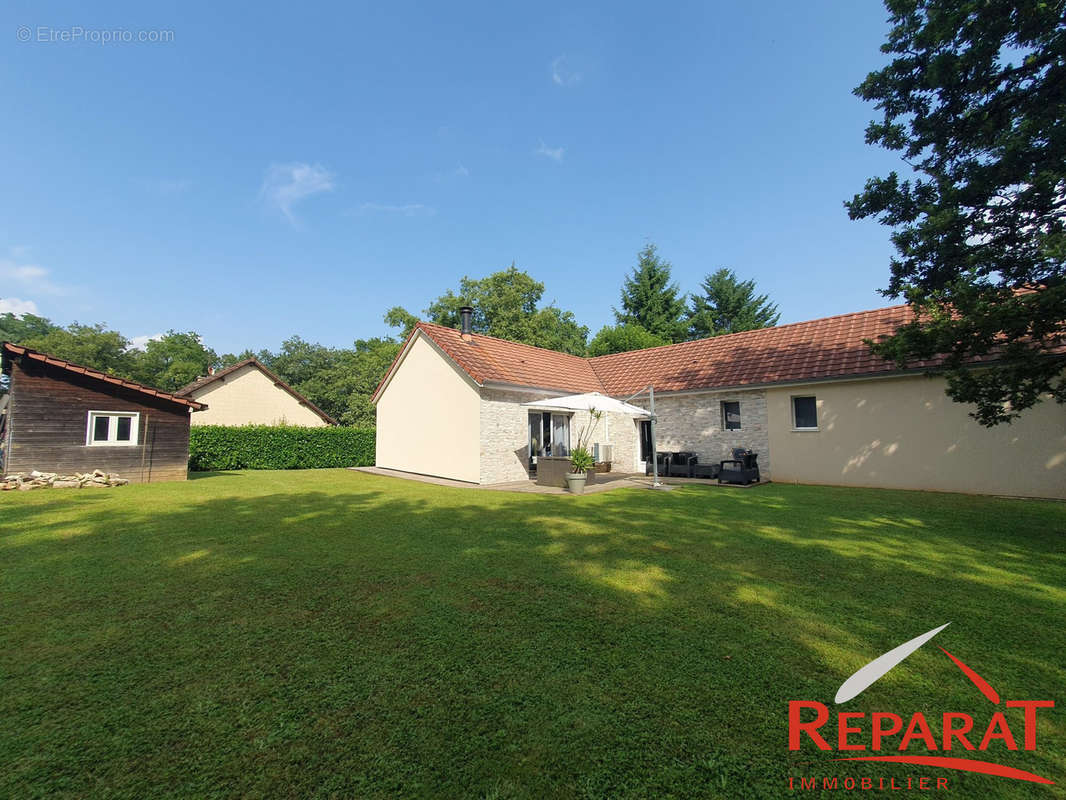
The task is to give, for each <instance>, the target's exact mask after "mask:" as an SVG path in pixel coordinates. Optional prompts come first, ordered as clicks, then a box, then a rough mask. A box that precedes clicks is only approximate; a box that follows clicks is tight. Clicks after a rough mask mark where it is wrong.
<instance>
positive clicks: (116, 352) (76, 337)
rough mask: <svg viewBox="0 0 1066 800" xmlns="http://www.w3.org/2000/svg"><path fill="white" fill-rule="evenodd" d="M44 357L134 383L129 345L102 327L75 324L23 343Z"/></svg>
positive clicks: (122, 337)
mask: <svg viewBox="0 0 1066 800" xmlns="http://www.w3.org/2000/svg"><path fill="white" fill-rule="evenodd" d="M21 344H24V345H25V346H26V347H30V348H32V349H34V350H39V351H40V352H42V353H48V355H51V356H55V357H56V358H63V359H66V360H67V361H73V362H74V363H75V364H81V365H82V366H86V367H93V368H94V369H98V370H102V371H103V372H110V373H113V374H115V375H119V376H121V377H123V378H130V379H133V362H134V356H133V354H132V353H131V352H130V349H129V347H130V341H129V339H127V338H126V337H125V336H123V335H122V334H121V333H119V332H118V331H112V330H108V329H107V327H106V326H105V325H103V324H97V325H82V324H80V323H78V322H74V323H72V324H70V325H68V326H67V327H65V328H55V329H53V330H50V331H48V332H47V333H44V334H42V335H40V336H32V337H30V338H28V339H26V340H25V341H23V342H21Z"/></svg>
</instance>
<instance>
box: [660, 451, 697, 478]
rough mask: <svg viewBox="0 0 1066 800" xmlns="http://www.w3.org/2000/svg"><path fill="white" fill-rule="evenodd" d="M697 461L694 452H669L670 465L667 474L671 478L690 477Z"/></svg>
mask: <svg viewBox="0 0 1066 800" xmlns="http://www.w3.org/2000/svg"><path fill="white" fill-rule="evenodd" d="M698 463H699V458H698V457H697V456H696V454H695V453H691V452H688V451H684V450H683V451H681V452H677V453H671V454H670V465H669V467H668V471H667V473H666V474H667V476H668V477H671V478H691V477H692V474H693V469H694V468H695V466H696V465H697V464H698Z"/></svg>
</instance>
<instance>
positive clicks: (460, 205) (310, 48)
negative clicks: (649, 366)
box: [0, 0, 899, 352]
mask: <svg viewBox="0 0 1066 800" xmlns="http://www.w3.org/2000/svg"><path fill="white" fill-rule="evenodd" d="M0 15H2V19H3V23H2V28H0V41H2V42H3V44H2V46H0V58H2V65H3V73H4V80H3V83H2V86H3V90H2V91H3V93H4V110H5V113H4V119H5V124H4V125H3V126H0V154H2V155H0V169H2V171H3V184H4V191H3V192H2V193H0V281H2V283H0V296H2V297H4V298H5V299H6V302H8V303H13V302H14V300H13V298H17V299H18V300H20V301H22V303H23V304H26V303H33V304H34V306H35V307H36V309H37V312H38V313H40V314H42V315H44V316H47V317H50V318H52V319H54V320H55V321H57V322H62V323H67V322H70V321H72V320H75V319H76V320H79V321H82V322H97V321H104V322H106V323H108V324H109V325H110V326H113V327H117V328H118V329H120V330H121V331H123V332H124V333H125V334H127V335H128V336H147V335H151V334H155V333H159V332H161V331H165V330H167V329H169V328H175V329H180V330H189V329H192V330H196V331H198V332H199V333H200V334H201V335H203V337H204V339H205V340H206V342H207V343H208V344H209V345H210V346H212V347H214V348H215V349H216V350H218V351H219V352H224V351H238V350H241V349H243V348H245V347H251V348H254V349H258V348H261V347H271V348H273V347H276V346H277V345H278V344H279V343H280V341H281V340H282V339H284V338H285V337H287V336H289V335H291V334H293V333H297V334H299V335H301V336H303V337H304V338H306V339H311V340H315V341H321V342H323V343H325V344H330V345H348V344H350V342H351V341H352V340H353V339H356V338H361V337H367V336H375V335H382V334H385V333H387V332H388V329H387V328H386V327H385V325H384V323H383V322H382V319H381V318H382V314H383V313H384V311H385V310H386V309H387V308H389V307H390V306H393V305H403V306H406V307H407V308H409V309H411V310H414V311H419V310H421V309H422V308H424V307H425V306H426V304H427V303H428V302H429V301H430V300H431V299H432V298H434V297H436V296H437V295H438V294H440V293H442V292H443V291H444V290H445V289H447V288H449V287H453V286H455V285H457V283H458V280H459V278H460V277H461V276H462V275H464V274H469V275H472V276H475V277H480V276H482V275H485V274H487V273H489V272H491V271H494V270H496V269H500V268H503V267H506V266H507V265H509V264H510V263H511V262H512V261H514V262H515V263H516V264H517V265H518V266H519V267H520V268H522V269H525V270H527V271H528V272H529V273H530V274H532V275H533V276H535V277H536V278H538V279H539V280H541V281H543V282H544V283H545V284H546V286H547V290H546V293H545V299H546V300H548V301H551V300H554V301H556V302H557V304H558V305H560V306H561V307H563V308H567V309H571V310H573V311H574V312H575V313H576V315H577V317H578V319H579V320H580V321H581V322H582V323H583V324H586V325H588V326H589V327H590V328H591V329H592V331H593V332H595V331H596V330H597V329H598V328H599V327H600V326H602V325H604V324H607V323H609V322H612V321H613V320H612V317H611V306H612V305H616V304H617V303H618V292H619V286H620V284H621V281H622V277H623V275H624V274H625V273H626V272H627V271H628V270H629V269H630V268H631V267H632V266H633V264H634V262H635V260H636V259H635V254H636V252H637V251H638V250H639V249H640V248H641V247H642V246H643V245H644V243H645V242H646V241H648V240H651V241H654V242H655V243H656V244H658V246H659V248H660V251H661V253H662V254H663V255H664V257H666V258H667V259H668V260H670V261H671V262H672V263H673V265H674V273H675V278H676V279H677V280H678V281H679V283H680V284H681V286H682V288H683V289H685V290H686V291H687V290H693V289H695V288H696V287H697V285H698V283H699V281H700V280H701V278H702V277H703V276H704V275H705V274H706V273H708V272H710V271H712V270H714V269H716V268H718V267H721V266H728V267H731V268H733V269H734V270H736V272H737V273H738V274H739V275H741V276H742V277H745V278H749V277H750V278H754V279H756V281H757V282H758V284H759V286H760V288H761V289H762V290H764V291H766V292H768V293H770V294H771V296H772V297H773V298H774V299H775V300H777V301H778V303H779V304H780V307H781V311H782V321H783V322H792V321H798V320H803V319H810V318H814V317H820V316H826V315H830V314H837V313H845V312H848V311H856V310H861V309H865V308H873V307H877V306H879V305H884V304H885V303H886V301H885V300H884V299H883V298H881V297H880V296H879V295H878V294H877V291H876V290H877V289H878V288H879V287H882V286H884V285H885V284H886V283H887V280H888V262H889V257H890V254H891V245H890V243H889V240H888V234H889V231H888V230H887V229H886V228H883V227H882V226H879V225H877V224H876V223H873V222H869V221H864V222H851V221H849V220H848V218H847V215H846V213H845V210H844V208H843V206H842V201H843V200H844V199H845V198H849V197H851V196H852V195H853V194H854V193H855V192H856V191H859V190H860V189H861V188H862V185H863V183H864V181H865V180H866V178H867V177H869V176H871V175H874V174H883V173H885V172H887V171H889V170H891V169H896V168H898V167H899V162H898V161H897V160H896V159H895V158H894V157H893V156H892V155H891V154H888V153H884V152H882V151H878V150H875V149H873V148H871V147H868V146H867V145H865V144H864V142H863V129H864V127H865V125H866V123H867V121H868V120H869V119H870V118H871V117H872V116H873V114H874V110H873V109H872V108H871V107H869V106H868V105H866V104H864V103H863V102H862V101H861V100H859V99H858V98H856V97H854V96H853V95H852V94H851V90H852V88H853V87H854V86H855V85H857V84H858V83H859V82H860V81H861V80H862V79H863V77H864V76H865V75H866V73H867V72H868V71H870V70H871V69H874V68H876V67H877V66H879V65H880V64H882V63H883V59H884V56H882V55H881V54H880V53H879V51H878V47H879V45H880V43H881V42H882V41H883V39H884V36H885V33H886V31H887V23H886V21H885V20H886V16H887V15H886V12H885V11H884V9H883V7H882V6H881V5H880V4H879V3H874V2H843V1H842V0H840V1H838V2H806V3H796V2H778V3H759V4H745V3H728V4H727V3H716V4H711V3H693V4H673V5H653V4H648V3H617V2H614V3H604V4H602V5H598V6H592V5H581V6H578V5H575V4H572V3H562V4H559V5H558V6H556V7H546V6H543V4H539V5H529V4H523V5H507V4H500V3H484V4H463V5H461V6H460V5H457V4H444V3H434V4H428V3H427V4H424V5H416V4H407V3H402V2H389V3H375V4H369V5H368V4H351V3H345V4H337V5H316V6H314V7H311V6H309V5H294V4H279V5H272V4H265V3H256V4H248V5H242V4H237V3H225V4H221V3H215V4H202V5H201V4H194V3H181V4H176V3H175V4H165V3H136V4H133V3H130V4H119V3H113V4H107V5H106V7H103V4H101V7H99V8H93V9H91V10H87V9H86V8H84V7H83V6H82V5H79V4H69V5H63V4H55V3H29V2H27V3H20V2H16V3H14V4H7V5H6V10H4V11H2V12H0ZM79 29H80V31H81V32H80V33H79V32H78V30H79ZM105 31H127V32H129V33H128V35H129V36H132V37H134V39H135V40H134V41H128V42H123V41H114V42H110V43H105V42H102V41H99V39H102V38H103V37H104V36H105V33H104V32H105ZM141 31H147V32H151V33H148V34H145V35H148V36H154V35H156V34H155V32H157V31H165V32H167V31H168V32H170V33H165V34H163V35H164V36H165V37H169V38H170V39H171V41H164V42H139V41H136V38H137V37H139V36H140V35H141V33H140V32H141ZM26 35H29V36H30V41H28V42H22V41H19V37H20V36H22V37H25V36H26ZM64 35H67V36H71V37H74V36H77V37H79V41H62V40H61V39H62V37H63V36H64ZM112 35H113V36H114V34H112ZM122 35H126V34H122ZM90 39H95V40H90ZM23 307H29V306H26V305H23Z"/></svg>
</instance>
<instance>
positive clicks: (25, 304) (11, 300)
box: [0, 297, 37, 317]
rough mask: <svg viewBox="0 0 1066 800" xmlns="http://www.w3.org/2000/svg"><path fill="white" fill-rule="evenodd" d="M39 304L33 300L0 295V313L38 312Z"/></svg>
mask: <svg viewBox="0 0 1066 800" xmlns="http://www.w3.org/2000/svg"><path fill="white" fill-rule="evenodd" d="M36 313H37V304H36V303H35V302H33V301H32V300H19V299H18V298H17V297H0V314H14V315H15V316H16V317H21V316H22V315H23V314H36Z"/></svg>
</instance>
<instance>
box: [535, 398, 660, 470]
mask: <svg viewBox="0 0 1066 800" xmlns="http://www.w3.org/2000/svg"><path fill="white" fill-rule="evenodd" d="M645 392H647V393H648V400H649V405H650V406H651V408H650V409H647V408H641V407H640V406H635V405H633V404H632V403H627V402H625V401H624V400H615V399H614V398H613V397H608V396H607V395H604V394H600V393H599V392H585V393H584V394H568V395H564V396H562V397H553V398H550V399H548V400H534V401H533V402H530V403H522V405H523V406H524V407H525V408H528V409H530V410H531V411H592V410H596V411H612V412H615V413H618V414H628V415H630V416H633V417H644V418H646V419H649V420H651V469H652V486H653V487H655V488H657V489H658V488H663V485H662V484H661V483H659V463H658V458H657V456H656V446H655V388H654V387H652V386H647V387H645V388H644V389H641V390H640V391H639V392H637V393H636V394H634V395H633V396H632V397H629V398H627V399H628V400H632V399H633V398H634V397H638V396H640V395H642V394H644V393H645ZM607 419H608V420H609V419H610V418H607ZM605 424H607V423H605Z"/></svg>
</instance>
